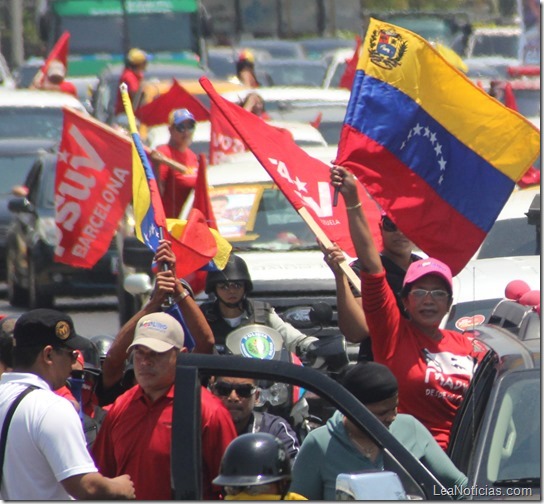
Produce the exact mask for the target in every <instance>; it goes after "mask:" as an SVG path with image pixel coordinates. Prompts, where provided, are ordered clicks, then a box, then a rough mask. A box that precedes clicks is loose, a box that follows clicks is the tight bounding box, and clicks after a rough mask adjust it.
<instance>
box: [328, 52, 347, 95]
mask: <svg viewBox="0 0 544 504" xmlns="http://www.w3.org/2000/svg"><path fill="white" fill-rule="evenodd" d="M353 53H354V49H338V50H336V51H334V52H332V53H330V54H328V55H327V56H326V57H325V61H327V62H328V66H327V72H326V74H325V78H324V79H323V87H324V88H325V89H328V88H338V87H339V86H340V79H341V78H342V75H344V72H345V71H346V64H347V62H348V61H349V60H350V59H351V58H352V57H353Z"/></svg>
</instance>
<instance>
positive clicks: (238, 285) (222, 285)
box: [217, 282, 244, 290]
mask: <svg viewBox="0 0 544 504" xmlns="http://www.w3.org/2000/svg"><path fill="white" fill-rule="evenodd" d="M243 287H244V283H243V282H219V283H218V284H217V288H218V289H221V290H229V289H242V288H243Z"/></svg>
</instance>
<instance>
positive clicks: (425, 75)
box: [335, 19, 540, 275]
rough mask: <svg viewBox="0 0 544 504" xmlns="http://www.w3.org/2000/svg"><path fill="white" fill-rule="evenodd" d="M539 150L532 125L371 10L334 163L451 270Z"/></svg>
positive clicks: (470, 248) (461, 263)
mask: <svg viewBox="0 0 544 504" xmlns="http://www.w3.org/2000/svg"><path fill="white" fill-rule="evenodd" d="M539 149H540V134H539V132H538V130H537V129H536V128H535V127H534V126H533V125H532V124H531V123H529V122H528V121H527V120H526V119H524V118H523V117H522V116H521V115H519V114H518V113H516V112H514V111H512V110H509V109H508V108H506V107H505V106H504V105H502V104H500V103H499V102H498V101H497V100H495V99H494V98H492V97H490V96H489V95H488V94H487V93H485V92H484V91H483V90H482V89H480V88H479V87H478V86H476V85H474V84H473V83H472V82H471V81H470V80H469V79H468V78H467V77H465V76H464V75H463V74H462V73H461V72H460V71H458V70H456V69H455V68H453V67H452V66H451V65H450V64H448V63H447V62H446V60H444V58H443V57H442V56H441V55H440V54H438V52H436V51H435V50H434V49H433V48H432V47H431V45H430V44H429V43H428V42H427V41H426V40H424V39H423V38H421V37H419V36H418V35H416V34H414V33H412V32H410V31H408V30H405V29H403V28H400V27H397V26H394V25H391V24H388V23H383V22H380V21H377V20H375V19H371V22H370V25H369V28H368V31H367V35H366V38H365V42H364V46H363V49H362V54H361V58H360V59H359V64H358V67H357V73H356V76H355V80H354V84H353V88H352V91H351V98H350V102H349V104H348V110H347V113H346V117H345V120H344V127H343V129H342V134H341V137H340V143H339V146H338V154H337V158H336V161H335V164H338V165H342V166H344V167H346V168H348V169H349V170H351V171H352V172H353V173H354V174H355V175H356V176H357V177H358V178H359V180H360V181H361V182H362V183H363V184H364V185H365V187H366V188H367V189H368V191H369V192H370V194H371V195H372V196H373V197H374V199H375V200H376V201H377V202H378V203H379V204H380V205H381V206H382V207H383V208H384V210H385V211H386V212H387V214H388V215H389V216H390V217H391V218H392V220H393V221H394V222H395V224H397V226H398V227H399V228H400V229H401V231H402V232H403V233H404V234H405V235H406V236H407V237H408V238H410V239H411V240H412V241H413V242H414V243H416V244H417V245H418V246H419V247H420V248H421V249H422V250H423V251H424V252H425V253H427V254H428V255H430V256H433V257H436V258H437V259H440V260H442V261H444V262H445V263H447V264H448V265H449V266H450V268H451V269H452V272H453V274H454V275H455V274H457V273H459V271H460V270H461V269H462V268H463V267H464V266H465V265H466V263H467V262H468V261H469V259H471V257H472V256H473V255H474V253H475V252H476V251H477V249H478V247H479V246H480V245H481V243H482V241H483V240H484V238H485V236H486V234H487V232H488V231H489V229H490V228H491V226H492V225H493V223H494V222H495V220H496V218H497V216H498V214H499V212H500V211H501V209H502V207H503V206H504V204H505V203H506V200H507V199H508V197H509V196H510V193H511V192H512V190H513V189H514V186H515V184H516V182H517V181H518V180H519V179H520V178H521V176H522V175H523V174H524V173H525V172H526V171H527V169H528V168H529V167H530V166H531V164H532V163H533V161H534V160H535V159H536V157H537V155H538V152H539Z"/></svg>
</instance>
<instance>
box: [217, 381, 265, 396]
mask: <svg viewBox="0 0 544 504" xmlns="http://www.w3.org/2000/svg"><path fill="white" fill-rule="evenodd" d="M213 390H214V392H215V393H216V394H217V395H220V396H223V397H229V396H230V394H231V393H232V391H233V390H234V391H236V395H237V396H238V397H243V398H244V399H247V398H248V397H251V396H252V395H253V394H255V392H256V391H257V387H255V385H251V384H250V383H228V382H217V383H216V384H215V385H214V386H213Z"/></svg>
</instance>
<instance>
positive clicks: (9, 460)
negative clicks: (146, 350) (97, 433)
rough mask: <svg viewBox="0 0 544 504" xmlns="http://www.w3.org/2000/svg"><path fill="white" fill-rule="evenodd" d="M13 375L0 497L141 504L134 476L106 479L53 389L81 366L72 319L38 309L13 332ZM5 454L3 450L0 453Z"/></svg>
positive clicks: (4, 406) (2, 392) (6, 394)
mask: <svg viewBox="0 0 544 504" xmlns="http://www.w3.org/2000/svg"><path fill="white" fill-rule="evenodd" d="M14 341H15V345H14V348H13V372H7V373H4V374H3V375H2V377H1V379H0V425H2V426H4V423H5V422H6V418H7V417H8V411H9V410H10V408H11V407H12V404H14V402H15V401H16V399H17V398H18V397H19V395H20V394H21V393H22V392H24V391H26V390H27V389H31V390H30V391H29V393H28V394H27V396H25V397H24V398H23V399H22V400H21V401H20V403H19V404H18V405H17V407H16V409H15V411H14V413H13V416H12V417H11V422H10V423H9V427H8V431H7V436H6V442H5V456H4V460H3V472H0V474H1V475H2V476H3V478H2V485H1V487H0V497H1V498H2V499H4V500H68V499H70V498H71V497H73V498H75V499H115V498H132V499H133V498H135V495H134V486H133V484H132V481H131V480H130V477H129V476H128V475H123V476H119V477H117V478H106V477H104V476H102V475H101V474H100V473H99V472H98V471H97V469H96V466H95V464H94V462H93V460H92V458H91V456H90V455H89V452H88V451H87V447H86V444H85V436H84V434H83V429H82V425H81V420H80V418H79V416H78V414H77V412H76V411H75V409H74V407H73V406H72V405H71V404H70V403H69V402H68V401H67V400H66V399H64V398H62V397H59V396H57V395H56V394H55V393H54V392H53V390H56V389H58V388H59V387H61V386H63V385H64V383H65V382H66V379H67V378H68V376H70V373H71V371H72V364H73V363H74V362H75V360H76V359H77V353H76V352H75V350H76V349H77V348H80V347H81V346H82V342H84V338H82V337H81V336H78V335H77V334H76V332H75V329H74V324H73V322H72V319H71V318H70V317H69V316H68V315H65V314H63V313H61V312H59V311H56V310H48V309H37V310H32V311H29V312H27V313H24V314H23V315H21V316H20V317H19V318H18V319H17V322H16V323H15V327H14ZM0 454H1V449H0Z"/></svg>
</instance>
